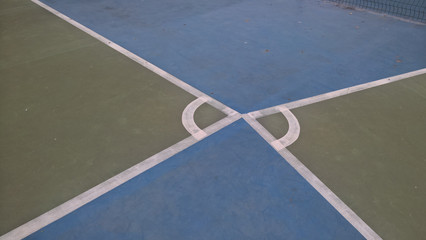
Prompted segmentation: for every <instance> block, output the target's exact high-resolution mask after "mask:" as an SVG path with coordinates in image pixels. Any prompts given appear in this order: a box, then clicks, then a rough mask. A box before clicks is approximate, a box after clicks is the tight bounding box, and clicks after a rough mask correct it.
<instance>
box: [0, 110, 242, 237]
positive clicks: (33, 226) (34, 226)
mask: <svg viewBox="0 0 426 240" xmlns="http://www.w3.org/2000/svg"><path fill="white" fill-rule="evenodd" d="M240 118H241V115H240V114H234V115H231V116H227V117H225V118H222V119H221V120H219V121H217V122H216V123H214V124H212V125H210V126H208V127H206V128H204V129H203V131H204V132H205V133H206V137H207V136H210V135H212V134H214V133H216V132H217V131H219V130H221V129H222V128H224V127H227V126H229V125H230V124H232V123H233V122H235V121H237V120H238V119H240ZM199 141H200V140H199V139H197V138H196V137H194V136H192V135H191V136H189V137H187V138H185V139H183V140H181V141H179V142H178V143H175V144H174V145H172V146H170V147H168V148H166V149H164V150H162V151H161V152H159V153H157V154H155V155H153V156H151V157H149V158H147V159H145V160H143V161H141V162H139V163H138V164H136V165H134V166H132V167H130V168H128V169H126V170H124V171H122V172H121V173H119V174H117V175H115V176H113V177H111V178H109V179H108V180H106V181H104V182H102V183H100V184H98V185H96V186H95V187H93V188H90V189H89V190H86V191H85V192H83V193H81V194H79V195H77V196H76V197H74V198H72V199H70V200H68V201H66V202H64V203H62V204H60V205H59V206H57V207H55V208H53V209H51V210H49V211H47V212H45V213H44V214H42V215H40V216H38V217H36V218H34V219H32V220H30V221H29V222H27V223H24V224H23V225H21V226H19V227H17V228H15V229H13V230H11V231H9V232H7V233H6V234H4V235H2V236H0V239H1V240H14V239H22V238H25V237H27V236H29V235H31V234H32V233H35V232H36V231H38V230H40V229H42V228H43V227H45V226H47V225H49V224H51V223H53V222H54V221H56V220H59V219H61V218H62V217H65V216H66V215H68V214H70V213H71V212H73V211H75V210H77V209H79V208H80V207H82V206H84V205H86V204H88V203H89V202H91V201H94V200H95V199H97V198H98V197H100V196H102V195H104V194H106V193H108V192H110V191H111V190H113V189H115V188H117V187H119V186H121V185H122V184H124V183H126V182H128V181H129V180H131V179H133V178H134V177H136V176H138V175H140V174H141V173H143V172H145V171H147V170H149V169H151V168H153V167H154V166H156V165H158V164H160V163H162V162H163V161H165V160H167V159H169V158H171V157H173V156H174V155H176V154H178V153H179V152H181V151H183V150H185V149H187V148H189V147H191V146H192V145H194V144H196V143H197V142H199Z"/></svg>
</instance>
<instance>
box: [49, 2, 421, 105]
mask: <svg viewBox="0 0 426 240" xmlns="http://www.w3.org/2000/svg"><path fill="white" fill-rule="evenodd" d="M43 2H45V3H47V4H48V5H49V6H51V7H53V8H55V9H57V10H58V11H60V12H62V13H64V14H65V15H67V16H69V17H71V18H72V19H74V20H76V21H77V22H79V23H81V24H83V25H85V26H87V27H89V28H90V29H92V30H94V31H95V32H97V33H99V34H101V35H103V36H105V37H107V38H108V39H110V40H111V41H114V42H116V43H117V44H119V45H121V46H123V47H124V48H126V49H128V50H130V51H131V52H133V53H136V54H137V55H139V56H141V57H142V58H144V59H146V60H148V61H149V62H151V63H153V64H155V65H156V66H158V67H160V68H161V69H163V70H165V71H167V72H169V73H171V74H172V75H174V76H176V77H178V78H179V79H182V80H183V81H185V82H186V83H188V84H190V85H192V86H194V87H196V88H198V89H199V90H201V91H203V92H205V93H207V94H210V95H211V96H212V97H214V98H216V99H218V100H219V101H221V102H223V103H224V104H226V105H228V106H229V107H231V108H233V109H235V110H237V111H239V112H241V113H246V112H250V111H254V110H259V109H262V108H266V107H271V106H274V105H278V104H283V103H285V102H289V101H294V100H297V99H301V98H306V97H311V96H314V95H318V94H322V93H325V92H329V91H332V90H337V89H341V88H344V87H350V86H353V85H357V84H361V83H366V82H370V81H374V80H377V79H381V78H385V77H389V76H394V75H397V74H401V73H405V72H409V71H414V70H417V69H420V68H423V67H424V63H425V62H426V54H424V53H425V52H426V44H424V42H425V39H426V26H424V25H418V24H412V23H408V22H403V21H400V20H396V19H393V18H390V17H383V16H380V15H375V14H371V13H368V12H360V11H353V10H347V9H342V8H339V7H336V6H334V5H332V4H330V3H327V2H324V1H317V0H309V1H299V0H286V1H278V0H264V1H248V0H231V1H229V0H218V1H205V0H202V1H199V0H177V1H175V0H168V1H156V0H147V1H134V0H102V1H100V0H97V1H84V0H43Z"/></svg>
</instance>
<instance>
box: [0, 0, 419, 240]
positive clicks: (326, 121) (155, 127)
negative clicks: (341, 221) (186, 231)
mask: <svg viewBox="0 0 426 240" xmlns="http://www.w3.org/2000/svg"><path fill="white" fill-rule="evenodd" d="M218 4H219V3H218ZM289 4H290V2H289ZM219 5H220V4H219ZM225 5H226V4H225ZM290 5H291V4H290ZM290 5H289V6H290ZM327 9H328V8H327ZM104 10H105V9H104ZM106 10H108V9H107V8H106ZM228 10H229V9H228ZM344 11H352V9H351V10H348V9H345V10H344ZM217 12H220V11H216V13H217ZM330 13H331V10H330ZM355 13H356V14H354V15H357V14H368V13H366V12H355ZM339 14H343V13H339ZM347 15H348V14H346V13H344V16H345V17H346V18H347V17H348V16H347ZM350 15H352V12H351V13H350ZM219 16H220V15H219ZM370 17H371V16H369V19H370ZM371 19H372V17H371ZM371 19H370V20H371ZM383 19H384V18H382V19H381V20H380V24H384V25H385V24H386V21H385V20H383ZM244 21H245V22H248V20H244ZM381 21H383V22H381ZM389 21H391V22H392V21H395V22H396V21H397V20H395V19H391V20H389ZM313 22H315V21H313ZM297 24H301V22H299V23H297ZM403 24H408V23H406V22H404V23H403ZM185 26H186V24H185ZM180 27H181V26H180ZM358 27H359V26H358ZM421 27H422V25H418V26H417V25H416V26H415V27H413V29H414V28H417V29H420V28H421ZM413 31H414V30H413ZM183 35H184V34H182V36H183ZM120 37H121V36H120ZM166 42H167V41H166ZM244 44H247V42H246V43H244ZM268 52H269V50H268ZM396 52H397V51H396ZM195 53H196V51H195V50H194V54H195ZM265 53H266V52H265ZM302 53H303V51H302ZM262 54H264V51H263V50H262ZM409 54H412V53H407V55H409ZM425 54H426V53H425ZM141 57H143V56H141ZM151 57H152V56H151ZM186 57H187V58H188V59H191V57H192V55H188V56H186ZM153 58H154V59H155V56H154V57H153ZM182 58H183V59H184V57H182ZM377 59H380V58H379V57H377ZM184 60H185V59H184ZM184 60H182V61H184ZM250 61H251V60H250ZM253 61H255V60H253ZM392 61H393V60H392ZM398 61H399V62H396V63H395V64H401V65H403V63H401V60H400V59H399V58H398ZM404 61H405V59H404ZM166 62H167V61H166ZM407 62H410V61H407ZM404 63H405V62H404ZM292 64H293V63H292ZM410 64H413V63H410ZM421 64H422V63H421ZM421 64H420V65H421ZM166 65H167V64H166ZM224 65H226V64H224ZM378 65H380V64H378ZM395 66H396V65H395ZM413 66H417V65H416V64H413ZM382 68H385V67H383V66H382ZM244 69H245V68H244ZM246 70H247V71H248V69H246ZM381 70H383V69H381ZM197 71H198V69H197ZM217 71H218V72H220V70H217ZM422 71H423V72H425V69H422ZM177 72H179V71H177ZM201 73H203V72H200V73H198V75H197V76H202V74H201ZM183 75H184V76H185V74H183ZM163 76H164V75H163ZM271 76H272V75H271ZM388 77H391V76H388ZM165 78H167V76H165ZM165 78H163V77H161V76H160V75H158V74H156V73H155V72H153V70H152V69H151V70H150V69H148V68H146V67H144V66H142V65H141V64H139V63H138V62H137V61H136V60H135V61H134V60H132V59H130V58H129V57H127V56H125V55H123V54H121V53H120V52H119V50H115V49H113V48H111V47H109V46H107V45H106V44H104V43H102V42H101V41H99V40H97V39H95V38H93V37H92V36H90V35H89V34H87V33H85V32H83V31H81V30H80V29H78V28H76V27H75V26H73V25H71V24H70V23H68V22H66V21H64V20H62V19H60V18H59V17H58V16H55V15H54V14H52V13H50V12H48V11H47V10H45V9H43V8H42V7H40V6H39V5H37V4H34V3H32V2H31V1H27V0H2V1H0V148H1V149H0V239H2V235H3V234H6V233H8V232H10V231H12V230H14V229H16V228H19V227H20V226H23V224H25V223H27V222H29V221H31V220H34V219H36V218H37V217H39V216H40V215H42V214H44V213H46V212H48V211H50V210H52V209H55V208H56V207H58V206H61V204H63V203H65V202H67V201H68V200H70V199H73V198H74V197H76V196H80V194H82V193H84V192H85V191H87V190H90V189H93V188H94V187H95V186H97V185H98V184H101V183H104V182H105V181H106V180H108V179H110V178H112V177H114V176H117V175H118V174H120V173H122V172H123V171H125V170H127V169H129V168H131V167H132V166H135V165H136V164H138V163H141V162H143V161H144V160H146V159H147V158H149V157H151V156H153V155H156V154H158V153H161V152H162V151H168V150H170V149H169V148H170V147H171V146H174V145H176V144H178V143H181V142H182V141H185V140H187V139H189V138H193V139H196V140H194V142H193V144H194V145H196V143H197V142H198V141H200V140H201V139H197V137H196V136H195V134H192V135H191V133H190V132H188V130H187V128H186V127H185V126H184V125H183V119H182V118H183V116H182V115H183V112H184V109H186V108H187V107H188V106H190V105H191V103H194V101H196V100H197V99H199V98H200V96H198V97H197V96H194V94H191V93H189V92H190V91H188V90H184V89H183V88H185V87H182V88H181V87H179V86H177V85H179V84H177V85H175V84H173V83H172V82H171V81H169V80H170V79H169V80H167V79H165ZM182 80H183V81H185V79H182ZM256 80H257V79H256ZM238 84H240V85H239V86H242V85H244V84H245V83H244V84H243V83H242V82H240V83H238ZM253 84H259V86H260V85H262V84H264V82H262V83H259V82H256V81H253ZM218 85H219V84H218ZM317 85H318V86H320V87H318V86H317V87H318V89H322V87H324V86H325V85H326V84H322V83H319V82H318V83H317ZM200 86H202V84H200ZM212 86H214V84H212ZM262 86H263V85H262ZM342 86H343V85H342ZM327 87H329V86H327ZM327 87H325V88H326V89H331V88H327ZM224 88H225V89H226V91H224V92H226V93H228V92H232V90H233V86H232V84H231V83H230V85H229V86H227V87H224ZM228 88H229V89H228ZM271 88H273V86H272V87H271ZM295 89H298V88H295ZM299 90H300V89H299ZM213 92H214V93H213ZM290 92H291V91H290ZM295 92H296V91H295ZM313 92H315V91H313ZM206 93H207V94H208V95H209V96H211V97H212V98H215V97H216V96H215V94H217V93H216V92H215V91H213V90H212V91H209V92H206ZM268 94H269V93H268ZM195 95H196V94H195ZM260 95H261V94H260ZM203 97H206V96H205V95H203ZM254 97H255V96H253V98H254ZM224 99H227V98H224ZM287 99H288V98H287ZM283 103H284V102H283ZM224 104H227V103H226V102H224ZM212 105H214V104H212ZM212 105H210V104H208V103H203V104H201V105H200V106H199V107H198V108H197V109H196V111H195V113H194V121H195V124H196V125H197V126H198V127H199V128H200V129H201V130H205V129H206V128H208V127H209V126H212V125H214V124H218V123H220V122H221V120H222V121H223V120H224V119H227V115H226V114H225V113H224V112H226V109H225V110H223V109H222V110H218V109H217V108H215V107H213V106H212ZM275 107H276V106H275ZM264 110H265V109H263V110H259V111H255V112H261V111H264ZM289 111H291V113H292V114H294V116H295V119H297V121H298V123H299V124H300V135H299V136H298V138H297V137H296V138H297V140H295V141H294V143H291V144H290V145H289V146H285V148H286V149H287V150H289V151H290V152H291V153H292V154H293V155H294V156H295V157H297V159H298V160H299V161H300V162H301V163H302V164H303V165H305V166H306V167H307V169H309V170H310V171H311V172H312V173H313V174H314V175H315V176H317V177H318V178H319V180H321V181H322V182H323V183H324V184H325V185H326V186H327V187H328V188H329V189H330V190H331V191H332V192H333V193H335V194H336V195H337V196H338V198H340V199H341V200H342V201H343V202H344V203H345V204H346V205H347V206H348V207H349V208H350V209H352V210H353V211H354V212H355V214H356V215H358V216H359V217H360V218H361V219H362V220H363V221H365V223H366V225H368V226H369V227H371V229H372V230H374V231H375V232H376V233H377V234H378V235H379V236H380V237H382V238H383V239H423V238H424V236H426V228H425V226H426V207H425V202H426V174H425V172H426V124H425V123H426V74H421V75H417V76H414V77H409V78H406V79H402V80H399V81H396V82H392V83H388V84H384V85H381V86H376V87H373V88H368V89H365V90H362V91H359V92H354V93H350V94H347V95H343V96H339V97H334V98H331V99H328V100H324V101H319V102H315V103H312V104H308V105H305V106H302V107H296V108H291V109H290V110H289ZM241 114H242V116H243V117H244V116H248V115H250V113H249V114H246V113H245V112H241ZM236 115H238V118H240V115H239V113H236ZM230 116H231V115H230V114H229V115H228V117H230ZM238 118H235V119H234V120H233V121H236V120H237V119H238ZM244 119H246V118H244ZM287 119H288V118H286V116H284V114H282V113H280V112H278V113H272V114H265V115H262V116H261V117H259V118H256V119H253V120H257V122H258V123H260V124H261V125H262V126H263V127H264V128H265V130H266V132H267V133H268V134H269V133H270V135H271V136H272V137H273V138H275V139H280V138H281V137H283V136H285V135H286V134H287V133H289V132H291V131H293V130H294V123H291V121H288V120H287ZM241 121H242V120H241ZM230 123H231V122H227V123H226V124H228V125H229V124H230ZM247 123H248V124H250V123H249V121H247V120H246V122H244V123H239V124H241V125H243V124H245V125H247ZM226 124H224V125H223V126H221V127H225V125H226ZM250 125H251V124H250ZM231 127H232V126H230V127H229V129H231ZM247 127H248V125H247ZM251 127H253V125H251ZM241 128H242V127H241ZM253 128H254V127H253ZM219 129H220V128H219ZM219 129H217V130H219ZM217 130H216V131H217ZM231 130H232V129H231ZM231 130H229V131H231ZM250 130H252V129H250ZM255 130H256V129H255ZM258 133H259V132H258ZM210 134H212V133H211V132H209V134H207V136H208V135H210ZM236 136H237V135H236ZM247 136H248V135H247ZM261 136H263V135H262V134H261V133H260V136H257V135H256V137H259V138H261ZM207 138H208V137H207ZM235 138H237V137H235ZM218 139H220V137H218ZM240 140H241V139H235V142H237V143H238V141H240ZM261 140H262V139H261ZM265 140H266V141H268V140H267V139H266V138H265ZM218 141H219V140H218ZM262 141H263V140H262ZM225 142H226V141H225ZM204 143H205V142H204ZM269 143H270V144H271V142H269ZM209 144H210V143H209ZM212 145H214V144H213V143H212ZM271 145H272V146H273V144H271ZM226 147H230V148H233V146H226ZM266 147H269V146H266ZM273 147H274V146H273ZM186 148H187V147H186ZM271 149H272V148H270V147H269V148H268V149H267V150H271ZM233 150H234V149H233ZM263 150H264V149H263ZM197 151H198V150H197ZM199 151H202V150H199ZM209 151H213V152H214V151H215V150H211V149H209ZM240 151H241V152H240ZM250 151H252V152H256V151H257V150H256V149H254V148H253V149H250ZM250 151H247V149H244V146H235V156H234V155H233V158H238V159H239V160H241V159H243V158H244V157H243V153H246V152H250ZM264 151H266V150H264ZM274 151H275V150H274ZM278 152H279V150H278ZM219 153H221V152H220V150H219V151H217V154H218V155H220V154H219ZM174 154H176V153H174ZM174 154H171V156H173V155H174ZM240 154H241V156H240ZM256 154H257V153H256ZM273 154H276V152H273ZM252 155H255V154H252ZM276 155H277V156H278V154H276ZM214 156H215V155H214ZM214 156H209V157H206V159H210V160H211V161H212V159H213V160H214ZM281 156H282V155H281ZM202 160H203V159H200V161H202ZM223 160H226V159H223ZM281 160H282V161H288V159H285V157H284V159H281ZM231 161H232V160H231ZM236 162H237V161H236ZM266 162H267V161H266ZM231 165H232V164H231ZM290 165H291V164H290ZM290 165H289V166H290ZM277 166H281V165H277ZM262 167H265V168H267V166H262ZM293 167H294V166H293ZM208 170H210V169H208ZM226 170H228V169H226ZM291 170H294V169H291ZM211 171H213V169H212V170H211ZM229 171H231V170H229ZM297 171H298V170H297ZM160 172H161V171H160ZM225 172H226V171H225ZM265 172H266V171H265ZM170 174H172V173H170ZM197 174H199V175H200V176H201V175H203V173H202V172H199V173H197ZM299 174H300V175H302V176H303V174H301V173H300V172H299ZM237 175H238V173H237ZM263 177H265V176H263ZM298 177H300V176H299V175H298ZM303 177H304V178H305V180H306V176H303ZM265 178H266V179H268V176H266V177H265ZM255 180H256V179H251V181H252V182H253V183H258V182H256V181H255ZM242 182H244V181H242ZM260 182H262V181H260ZM304 183H305V182H304ZM158 184H159V185H161V183H158ZM262 184H263V182H262ZM270 184H273V183H272V181H271V183H270ZM311 185H312V186H313V188H312V189H315V190H316V191H319V190H318V188H317V187H316V186H314V184H311ZM311 185H309V187H311ZM238 190H240V189H238ZM244 190H245V189H243V192H244ZM249 190H250V189H249ZM158 191H160V190H158ZM123 192H124V190H123ZM235 192H237V193H236V195H237V196H239V195H238V194H239V193H238V191H237V190H236V191H235ZM229 194H230V195H232V194H233V193H229ZM270 194H271V195H274V194H275V193H274V192H271V193H270ZM315 194H317V192H315ZM321 194H323V193H321ZM286 197H287V196H286ZM289 198H290V199H293V198H292V197H291V196H289ZM129 199H130V198H129ZM321 199H322V198H321ZM322 200H323V199H322ZM129 201H130V202H131V200H129ZM327 201H328V200H327ZM267 203H268V202H267V200H265V202H264V203H263V204H264V205H267ZM327 203H330V202H327ZM141 204H142V205H143V204H147V205H148V204H149V203H146V202H143V203H141ZM182 205H184V204H182ZM253 206H256V204H255V203H253ZM327 206H328V205H327ZM330 206H332V207H333V208H332V209H334V210H335V208H336V206H335V205H333V204H331V205H330ZM241 214H242V215H245V213H241ZM277 214H279V213H277ZM339 214H341V212H339ZM247 216H248V214H247ZM339 216H340V215H339ZM315 217H316V218H320V217H321V216H315ZM345 218H346V217H345ZM300 219H302V218H300ZM55 220H56V219H55ZM346 220H347V219H346ZM346 220H345V221H346ZM265 221H266V220H265ZM300 221H303V219H302V220H300ZM348 221H349V220H348ZM345 223H346V222H345ZM351 224H352V223H351ZM224 225H226V224H224ZM350 226H351V227H353V226H352V225H350ZM41 227H44V226H40V228H41ZM40 228H39V229H40ZM39 229H36V230H35V231H37V230H39ZM339 230H342V229H339ZM357 230H359V229H357ZM301 231H303V229H301ZM342 231H343V230H342ZM357 233H358V232H357ZM257 234H261V233H257ZM312 234H314V233H312ZM2 240H3V239H2Z"/></svg>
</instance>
